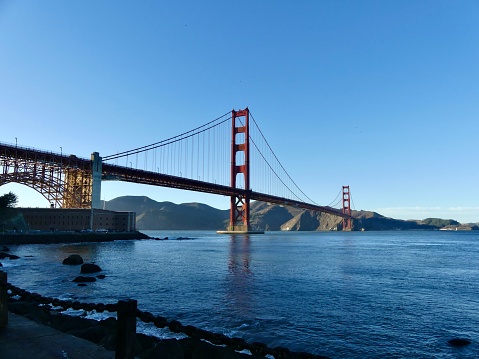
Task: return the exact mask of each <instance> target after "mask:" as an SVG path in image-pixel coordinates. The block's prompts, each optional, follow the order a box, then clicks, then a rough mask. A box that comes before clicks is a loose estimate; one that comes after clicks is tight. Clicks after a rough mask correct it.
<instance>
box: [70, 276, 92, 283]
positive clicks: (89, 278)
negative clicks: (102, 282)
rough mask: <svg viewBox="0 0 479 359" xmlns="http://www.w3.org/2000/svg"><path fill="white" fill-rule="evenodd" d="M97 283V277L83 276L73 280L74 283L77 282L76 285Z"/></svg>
mask: <svg viewBox="0 0 479 359" xmlns="http://www.w3.org/2000/svg"><path fill="white" fill-rule="evenodd" d="M95 281H96V278H95V277H85V276H82V275H81V276H78V277H76V278H75V279H73V282H76V283H84V282H95Z"/></svg>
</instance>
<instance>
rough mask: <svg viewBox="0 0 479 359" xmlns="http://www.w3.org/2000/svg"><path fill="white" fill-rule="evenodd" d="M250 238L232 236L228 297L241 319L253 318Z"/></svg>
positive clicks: (229, 302)
mask: <svg viewBox="0 0 479 359" xmlns="http://www.w3.org/2000/svg"><path fill="white" fill-rule="evenodd" d="M250 246H251V243H250V237H249V236H248V235H245V236H236V235H234V236H231V239H230V244H229V261H228V275H227V288H226V297H227V303H228V304H229V305H230V306H231V310H233V311H234V312H237V314H238V315H239V316H240V317H251V314H250V313H251V300H252V298H251V293H252V290H251V287H252V285H253V272H252V271H251V268H250V250H251V249H250Z"/></svg>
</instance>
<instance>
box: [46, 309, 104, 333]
mask: <svg viewBox="0 0 479 359" xmlns="http://www.w3.org/2000/svg"><path fill="white" fill-rule="evenodd" d="M51 323H52V327H53V328H55V329H57V330H59V331H61V332H64V333H66V332H69V331H71V330H83V329H87V328H90V327H94V326H96V325H98V322H97V321H96V320H93V319H86V318H82V317H71V316H69V315H65V314H60V313H56V312H52V315H51Z"/></svg>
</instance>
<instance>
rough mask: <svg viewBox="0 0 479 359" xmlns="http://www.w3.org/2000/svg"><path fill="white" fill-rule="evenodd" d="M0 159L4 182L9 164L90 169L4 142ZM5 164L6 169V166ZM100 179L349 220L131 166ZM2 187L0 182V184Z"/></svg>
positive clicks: (106, 170)
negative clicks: (246, 198)
mask: <svg viewBox="0 0 479 359" xmlns="http://www.w3.org/2000/svg"><path fill="white" fill-rule="evenodd" d="M0 159H1V160H2V162H3V163H2V165H3V167H4V168H3V171H4V173H3V174H0V175H3V176H4V180H5V179H6V177H7V175H8V173H7V170H8V168H7V167H9V166H11V164H12V162H17V166H18V163H22V164H25V163H30V164H38V165H39V166H45V167H55V168H65V169H66V168H75V169H81V170H87V171H88V170H91V163H92V162H91V160H88V159H83V158H78V157H76V156H75V155H63V154H58V153H54V152H47V151H41V150H37V149H34V148H27V147H21V146H13V145H8V144H5V143H0ZM7 162H8V163H9V164H8V166H7V165H6V163H7ZM102 180H103V181H109V180H110V181H111V180H117V181H124V182H132V183H141V184H147V185H152V186H162V187H169V188H177V189H183V190H188V191H195V192H203V193H211V194H217V195H222V196H234V195H238V194H240V195H243V196H246V195H247V194H248V192H249V198H250V199H251V200H256V201H261V202H267V203H274V204H279V205H285V206H294V207H298V208H304V209H308V210H313V211H319V212H324V213H329V214H332V215H335V216H339V217H342V218H349V216H348V215H347V214H344V213H342V212H341V211H340V210H338V209H336V208H332V207H328V206H319V205H316V204H311V203H305V202H301V201H296V200H292V199H288V198H283V197H278V196H273V195H269V194H265V193H259V192H255V191H247V190H244V189H241V188H232V187H230V186H224V185H219V184H215V183H209V182H204V181H200V180H193V179H189V178H183V177H177V176H171V175H167V174H162V173H157V172H152V171H144V170H140V169H135V168H131V167H124V166H117V165H112V164H109V163H103V164H102ZM2 184H4V182H3V180H0V185H2Z"/></svg>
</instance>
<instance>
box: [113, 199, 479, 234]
mask: <svg viewBox="0 0 479 359" xmlns="http://www.w3.org/2000/svg"><path fill="white" fill-rule="evenodd" d="M105 208H106V209H109V210H113V211H134V212H136V214H137V229H139V230H142V229H162V230H163V229H177V230H181V229H190V230H194V229H200V230H218V229H224V228H226V226H227V225H228V218H229V210H220V209H216V208H213V207H210V206H208V205H205V204H200V203H183V204H174V203H171V202H156V201H154V200H152V199H150V198H148V197H145V196H124V197H118V198H115V199H113V200H111V201H108V202H106V203H105ZM352 216H353V218H354V220H353V230H366V231H372V230H413V229H414V230H417V229H423V230H433V229H440V228H444V227H448V226H449V227H452V226H457V225H459V223H458V222H457V221H454V220H442V219H438V218H427V219H424V220H410V221H404V220H400V219H394V218H388V217H384V216H382V215H380V214H378V213H375V212H370V211H353V212H352ZM251 226H252V229H254V230H263V231H279V230H282V231H336V230H342V219H341V218H340V217H337V216H333V215H330V214H326V213H321V212H314V211H309V210H304V209H300V208H295V207H288V206H280V205H272V204H268V203H264V202H252V203H251ZM454 228H455V227H454ZM461 229H477V226H475V227H474V226H468V227H461Z"/></svg>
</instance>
